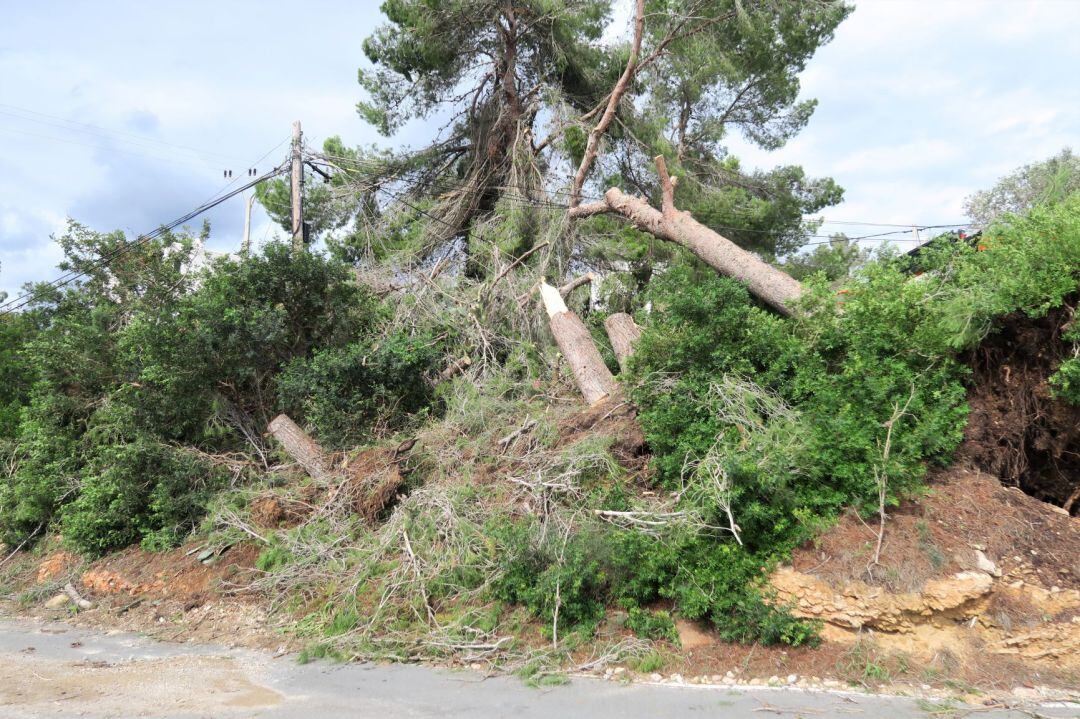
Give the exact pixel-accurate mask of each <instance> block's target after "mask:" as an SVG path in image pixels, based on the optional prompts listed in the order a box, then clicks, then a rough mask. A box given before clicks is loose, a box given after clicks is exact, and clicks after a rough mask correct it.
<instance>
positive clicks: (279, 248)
mask: <svg viewBox="0 0 1080 719" xmlns="http://www.w3.org/2000/svg"><path fill="white" fill-rule="evenodd" d="M123 241H124V240H123V237H122V235H119V234H114V235H101V234H98V233H94V232H91V231H89V230H87V229H85V228H83V227H80V226H78V225H72V227H71V228H70V231H69V232H68V233H67V234H66V235H64V236H63V237H61V238H60V242H61V244H62V246H63V247H64V250H65V253H66V255H67V258H68V259H67V261H66V263H65V266H64V267H65V269H66V268H70V269H76V270H82V271H85V272H87V276H86V278H85V280H84V281H82V282H81V283H80V284H78V285H72V286H69V287H67V288H65V289H64V290H62V291H53V290H48V289H47V288H40V289H41V300H40V301H39V302H38V303H37V305H36V306H35V307H34V309H33V310H32V311H31V312H30V313H28V314H27V315H26V316H25V318H23V319H24V321H25V322H24V324H28V323H34V324H35V329H34V331H33V332H32V333H29V335H28V336H27V337H26V338H25V339H24V341H23V342H22V343H21V345H20V346H19V347H18V350H17V352H18V358H19V361H20V362H21V363H23V364H24V366H25V367H24V369H23V370H22V374H21V375H19V377H21V378H32V382H29V381H24V382H23V384H24V385H25V387H24V388H23V389H21V390H20V392H21V393H16V392H15V390H9V391H8V392H7V394H6V395H5V396H3V397H0V400H3V401H4V402H5V403H6V405H5V406H0V413H2V414H0V429H2V430H4V431H5V432H6V433H8V434H10V435H11V440H10V441H9V443H8V446H7V449H6V452H7V454H8V455H9V458H10V461H9V462H7V463H6V464H5V466H8V467H10V468H11V469H10V471H9V472H8V474H7V476H6V477H4V478H3V479H2V483H0V538H2V539H3V540H4V541H8V542H19V541H22V540H23V539H25V538H27V537H28V536H30V535H31V534H34V533H36V532H38V531H40V530H41V529H43V528H45V527H48V526H49V525H50V524H52V523H54V522H58V526H59V529H60V530H61V532H62V533H63V535H64V536H65V537H66V538H67V539H68V540H69V541H70V542H71V543H72V544H73V545H74V546H75V547H77V548H78V549H81V550H85V551H89V552H103V551H107V550H110V549H114V548H117V547H122V546H125V545H127V544H130V543H132V542H136V541H140V540H141V541H143V542H144V544H146V545H147V546H154V547H160V546H168V545H170V544H173V543H175V542H176V541H179V540H180V539H182V537H183V536H184V535H185V534H186V533H187V532H188V531H189V530H190V529H191V528H192V527H193V526H194V524H195V523H196V521H197V520H198V518H199V517H200V515H201V514H202V512H203V511H204V507H205V506H206V503H207V501H208V500H209V499H210V497H211V496H212V495H213V493H214V492H215V491H216V490H217V489H219V488H220V487H221V486H222V485H223V482H224V479H223V478H222V475H221V472H220V471H219V470H218V469H216V468H215V463H214V462H213V461H211V460H210V459H209V458H210V457H211V456H212V455H214V454H217V453H222V452H235V451H250V450H252V449H253V448H255V447H257V446H259V445H261V444H262V442H263V441H264V440H263V439H262V433H263V431H264V428H265V426H266V424H267V422H268V421H269V419H270V418H271V417H272V416H273V415H274V414H275V413H277V412H279V411H282V410H287V411H289V412H290V413H292V414H293V415H294V417H295V418H296V419H297V421H301V422H307V423H309V424H310V425H311V426H312V427H313V428H314V430H315V431H316V433H322V432H323V431H325V434H326V436H327V438H328V439H329V440H330V441H331V442H341V441H345V440H350V441H360V440H361V439H362V438H363V437H364V436H365V434H364V433H365V432H370V431H372V430H373V429H374V428H375V427H376V425H386V424H394V423H398V422H400V421H401V418H402V417H404V416H406V415H407V414H408V413H411V412H416V411H419V410H421V409H423V408H424V407H425V406H426V405H427V403H428V402H429V401H430V390H429V389H428V385H427V384H426V383H425V382H424V376H425V373H426V372H427V370H428V369H429V368H430V366H431V364H432V363H433V362H434V360H435V359H436V356H437V351H436V345H435V344H434V343H433V342H431V340H430V339H429V338H427V337H421V338H418V339H413V338H410V337H408V336H404V335H390V336H389V337H383V336H382V329H381V327H382V319H383V317H384V316H385V312H384V310H383V308H382V307H381V305H380V304H379V303H378V301H377V300H376V299H375V298H374V297H373V296H372V295H371V294H370V293H368V292H367V291H366V290H365V289H364V288H362V287H360V286H358V285H357V284H355V283H354V282H353V281H352V278H351V273H350V272H349V271H348V268H347V267H346V266H345V265H343V264H341V263H340V262H337V261H333V260H329V259H326V258H325V257H322V256H320V255H318V254H315V253H307V252H305V253H300V254H296V253H293V252H292V251H291V250H290V249H289V248H288V247H287V246H285V245H280V244H271V245H269V246H268V247H267V248H266V249H265V251H264V252H263V253H262V254H260V255H257V256H254V257H251V258H247V259H245V260H243V261H237V260H233V259H228V258H221V259H218V260H216V261H214V262H213V263H212V265H211V266H210V267H209V268H207V269H206V270H203V271H197V272H187V271H185V267H184V265H185V263H187V262H188V261H189V254H190V251H191V249H192V242H193V239H192V238H189V237H175V236H171V235H166V236H164V237H163V238H162V239H160V240H157V241H154V242H148V243H142V244H140V245H137V246H135V247H134V249H128V250H127V251H125V252H124V253H122V254H120V255H119V258H118V259H116V260H114V261H113V262H111V263H110V264H109V266H108V268H107V269H105V268H101V267H97V265H96V263H95V259H96V257H98V256H100V255H101V254H104V253H108V252H112V251H115V250H116V249H117V248H118V247H119V246H120V243H122V242H123ZM13 327H15V325H13V324H10V323H5V324H4V325H3V328H4V331H5V333H6V334H7V333H10V332H11V331H12V328H13ZM8 354H9V352H8V351H7V350H5V354H4V356H0V362H2V364H0V369H2V370H3V371H4V372H5V374H7V375H10V374H11V371H10V369H9V368H10V364H11V362H10V361H9V358H8ZM16 386H18V383H16ZM350 403H353V404H354V406H353V408H352V410H351V411H350V409H349V404H350ZM12 405H18V406H17V407H16V409H17V413H18V416H19V417H20V419H19V421H18V426H17V427H15V428H14V429H10V428H7V427H6V424H10V422H11V420H10V418H11V417H12V416H13V414H14V413H15V411H16V410H15V409H12V408H11V407H12Z"/></svg>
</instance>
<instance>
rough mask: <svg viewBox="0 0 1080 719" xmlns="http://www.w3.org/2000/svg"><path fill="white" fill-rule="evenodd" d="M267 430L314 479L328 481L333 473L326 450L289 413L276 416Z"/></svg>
mask: <svg viewBox="0 0 1080 719" xmlns="http://www.w3.org/2000/svg"><path fill="white" fill-rule="evenodd" d="M267 430H268V431H269V432H270V434H271V435H273V437H274V439H276V440H277V441H278V442H279V443H280V444H281V446H282V448H284V450H285V452H286V453H287V454H288V455H289V456H290V457H292V458H293V460H295V461H296V463H297V464H299V465H300V466H301V467H303V468H304V471H305V472H307V473H308V474H309V475H311V477H312V478H313V479H317V480H321V481H326V480H328V479H330V477H331V476H332V475H333V472H332V471H331V469H330V461H329V460H328V459H327V456H326V452H324V451H323V448H322V447H320V446H319V444H318V443H317V442H316V441H315V440H313V439H312V438H311V437H309V436H308V435H307V433H306V432H304V430H302V429H300V427H299V426H298V425H297V424H296V422H293V421H292V420H291V419H290V418H289V416H288V415H285V414H279V415H278V416H277V417H274V419H273V420H272V421H271V422H270V425H269V426H268V427H267Z"/></svg>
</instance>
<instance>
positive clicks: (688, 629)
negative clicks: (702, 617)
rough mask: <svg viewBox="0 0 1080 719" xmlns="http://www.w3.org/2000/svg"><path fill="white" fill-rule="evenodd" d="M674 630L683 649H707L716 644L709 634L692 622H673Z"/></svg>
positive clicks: (678, 620) (681, 620)
mask: <svg viewBox="0 0 1080 719" xmlns="http://www.w3.org/2000/svg"><path fill="white" fill-rule="evenodd" d="M675 630H676V631H677V632H678V633H679V644H681V645H682V648H683V649H697V648H698V647H707V646H709V645H710V644H715V643H716V640H715V639H714V638H713V637H712V636H711V635H710V634H707V633H706V632H704V631H703V630H702V629H701V628H700V627H699V626H698V625H697V624H695V623H694V622H689V621H687V620H685V619H676V620H675Z"/></svg>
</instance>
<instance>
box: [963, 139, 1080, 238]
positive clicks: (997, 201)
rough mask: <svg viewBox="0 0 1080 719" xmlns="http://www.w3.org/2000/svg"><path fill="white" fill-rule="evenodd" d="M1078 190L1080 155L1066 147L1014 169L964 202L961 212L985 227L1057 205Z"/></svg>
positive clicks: (1079, 184)
mask: <svg viewBox="0 0 1080 719" xmlns="http://www.w3.org/2000/svg"><path fill="white" fill-rule="evenodd" d="M1078 191H1080V156H1077V155H1075V154H1073V152H1072V150H1071V149H1070V148H1065V149H1064V150H1062V151H1061V152H1059V153H1058V154H1057V155H1054V156H1053V157H1051V158H1049V159H1046V160H1043V161H1042V162H1033V163H1031V164H1030V165H1024V166H1023V167H1021V168H1019V169H1017V170H1014V171H1013V172H1011V173H1009V174H1008V175H1006V176H1005V177H1002V178H1001V179H1000V180H998V181H997V183H996V184H995V185H994V186H993V187H992V188H990V189H989V190H983V191H982V192H976V193H975V194H974V195H972V196H971V197H969V198H967V200H965V201H964V210H965V211H966V212H967V214H968V217H970V218H971V221H972V222H973V223H975V224H976V225H978V226H980V227H984V228H985V227H988V226H989V225H991V224H993V223H994V222H995V221H997V220H999V219H1001V218H1003V217H1005V216H1006V215H1010V214H1013V215H1019V214H1024V213H1026V212H1028V211H1030V210H1031V209H1033V208H1035V207H1036V206H1038V205H1052V204H1057V203H1059V202H1061V201H1063V200H1064V199H1065V198H1067V197H1068V196H1069V195H1071V194H1073V193H1075V192H1078Z"/></svg>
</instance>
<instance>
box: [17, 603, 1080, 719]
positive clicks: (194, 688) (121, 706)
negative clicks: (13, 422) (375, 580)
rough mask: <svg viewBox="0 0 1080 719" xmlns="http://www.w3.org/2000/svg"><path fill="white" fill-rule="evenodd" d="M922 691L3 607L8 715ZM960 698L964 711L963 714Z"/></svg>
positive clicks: (859, 712)
mask: <svg viewBox="0 0 1080 719" xmlns="http://www.w3.org/2000/svg"><path fill="white" fill-rule="evenodd" d="M944 708H945V707H944V706H942V705H940V704H939V705H937V706H932V705H929V704H927V703H925V702H923V703H920V702H918V701H916V700H913V699H910V698H901V697H887V696H863V695H851V694H840V693H826V692H812V691H805V690H798V689H767V688H760V689H758V688H754V689H738V690H735V689H732V688H730V687H700V686H685V687H675V686H658V685H649V684H620V683H618V682H609V681H601V680H597V679H591V678H574V679H573V681H572V682H571V683H570V684H568V685H565V686H559V687H554V688H548V689H543V690H540V689H532V688H529V687H527V686H525V685H524V684H523V683H522V682H521V681H520V680H518V679H516V678H513V677H500V678H494V679H484V678H483V677H481V676H478V675H476V674H473V673H470V672H451V671H443V670H436V669H430V668H426V667H419V666H407V665H375V664H351V665H338V664H327V663H314V664H306V665H301V664H298V663H297V662H296V659H295V657H293V656H280V657H274V656H272V655H270V654H262V653H258V652H250V651H245V650H239V649H229V648H224V647H213V646H196V645H192V644H166V643H159V642H155V641H152V640H149V639H145V638H142V637H139V636H135V635H130V634H120V633H102V632H100V631H94V630H89V629H82V628H76V627H71V626H68V625H64V624H55V623H53V624H39V623H31V622H26V621H19V620H11V619H4V618H0V717H3V718H4V719H26V718H29V717H34V718H37V717H125V718H127V717H185V718H186V717H215V718H217V717H224V718H226V719H228V718H230V717H267V718H268V719H269V718H275V719H277V718H286V717H288V718H294V719H332V718H335V717H349V718H353V717H373V718H376V719H396V718H397V717H470V718H476V717H515V718H518V717H521V718H528V717H544V718H545V719H546V718H548V717H559V718H560V719H562V718H566V717H597V718H600V719H634V718H636V717H642V718H644V717H648V718H649V719H654V718H656V717H676V716H680V717H681V716H702V717H705V716H708V717H724V718H725V719H729V718H730V719H750V718H751V717H753V718H754V719H760V718H761V717H768V716H773V717H800V716H801V717H833V716H837V717H839V716H843V717H888V718H889V719H906V718H908V717H929V716H937V717H942V716H950V715H949V714H943V713H939V712H940V711H941V710H942V709H944ZM964 715H965V713H964V712H963V711H962V710H961V711H960V712H959V713H957V714H953V715H952V716H957V717H959V716H964ZM977 716H979V717H986V718H987V719H1002V718H1005V717H1009V718H1010V719H1011V718H1012V717H1016V718H1018V719H1019V718H1020V717H1024V718H1030V717H1032V716H1038V717H1055V718H1056V717H1078V716H1080V707H1077V706H1072V707H1065V706H1044V707H1039V708H1038V709H1037V713H1036V714H1032V712H1031V709H1030V708H1029V709H1028V710H1026V711H1025V710H1020V709H1014V710H992V711H987V710H986V708H985V707H983V708H979V709H978V711H977Z"/></svg>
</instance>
